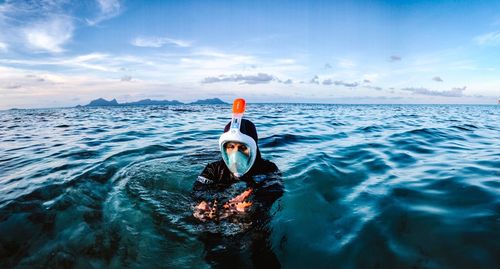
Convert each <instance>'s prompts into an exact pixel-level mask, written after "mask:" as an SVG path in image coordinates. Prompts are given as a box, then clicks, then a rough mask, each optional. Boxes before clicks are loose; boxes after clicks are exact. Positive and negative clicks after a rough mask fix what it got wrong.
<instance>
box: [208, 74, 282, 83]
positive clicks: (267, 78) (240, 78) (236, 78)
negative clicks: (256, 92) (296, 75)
mask: <svg viewBox="0 0 500 269" xmlns="http://www.w3.org/2000/svg"><path fill="white" fill-rule="evenodd" d="M274 80H277V78H275V77H274V76H272V75H269V74H265V73H258V74H257V75H242V74H233V75H229V76H228V75H220V76H217V77H206V78H204V79H203V81H202V82H201V83H217V82H240V83H241V84H264V83H269V82H271V81H274Z"/></svg>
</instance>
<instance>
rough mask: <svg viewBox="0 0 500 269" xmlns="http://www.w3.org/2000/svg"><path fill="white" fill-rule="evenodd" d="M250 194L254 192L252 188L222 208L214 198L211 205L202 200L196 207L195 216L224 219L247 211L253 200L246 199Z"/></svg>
mask: <svg viewBox="0 0 500 269" xmlns="http://www.w3.org/2000/svg"><path fill="white" fill-rule="evenodd" d="M250 194H252V189H248V190H246V191H244V192H243V193H241V194H240V195H238V196H236V197H234V198H232V199H231V200H229V201H228V202H227V203H225V204H224V205H223V206H222V209H221V210H219V209H218V206H217V200H214V201H213V202H212V204H211V205H210V204H209V203H207V202H205V201H201V203H199V204H198V205H197V206H196V207H195V208H194V213H193V216H194V217H195V218H197V219H199V220H201V221H207V220H218V219H224V218H227V217H230V216H231V215H234V214H237V213H245V212H246V211H247V210H248V209H249V208H250V206H251V205H252V202H247V201H245V200H246V199H247V198H248V197H249V196H250Z"/></svg>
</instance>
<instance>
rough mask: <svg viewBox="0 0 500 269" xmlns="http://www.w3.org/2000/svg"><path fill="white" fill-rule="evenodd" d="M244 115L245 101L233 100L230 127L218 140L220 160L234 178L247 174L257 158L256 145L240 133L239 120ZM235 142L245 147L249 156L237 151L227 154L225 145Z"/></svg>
mask: <svg viewBox="0 0 500 269" xmlns="http://www.w3.org/2000/svg"><path fill="white" fill-rule="evenodd" d="M244 113H245V100H244V99H241V98H239V99H235V100H234V103H233V117H232V119H231V127H230V128H229V131H227V132H225V133H224V134H222V135H221V137H220V138H219V147H220V152H221V153H222V159H223V160H224V162H225V163H226V166H227V167H228V168H229V170H230V171H231V172H232V173H233V174H234V175H235V176H236V177H241V176H243V175H244V174H245V173H247V172H248V171H249V170H250V168H252V165H253V164H254V162H255V158H256V156H257V144H256V143H255V140H253V138H252V137H250V136H248V135H246V134H244V133H242V132H241V131H240V127H241V118H242V117H243V114H244ZM229 142H236V143H240V144H243V145H245V147H246V148H247V149H248V150H249V152H250V153H249V155H246V154H245V153H243V152H242V151H240V150H239V149H238V150H236V151H233V152H232V153H230V154H228V153H227V150H226V147H225V146H226V144H227V143H229Z"/></svg>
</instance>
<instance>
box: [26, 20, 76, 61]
mask: <svg viewBox="0 0 500 269" xmlns="http://www.w3.org/2000/svg"><path fill="white" fill-rule="evenodd" d="M73 30H74V27H73V22H72V21H71V19H70V18H69V17H67V16H54V17H52V18H48V19H47V20H43V21H38V22H35V23H33V24H31V25H29V26H27V27H26V28H24V30H23V34H24V38H25V40H26V42H27V44H28V45H29V46H30V47H32V48H34V49H39V50H43V51H48V52H54V53H57V52H62V51H63V48H62V46H63V45H64V44H65V43H66V42H68V41H69V40H71V37H72V36H73Z"/></svg>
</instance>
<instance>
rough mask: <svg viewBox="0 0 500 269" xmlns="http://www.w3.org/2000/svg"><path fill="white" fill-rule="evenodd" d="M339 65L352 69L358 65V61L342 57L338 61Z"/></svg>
mask: <svg viewBox="0 0 500 269" xmlns="http://www.w3.org/2000/svg"><path fill="white" fill-rule="evenodd" d="M337 66H338V67H340V68H344V69H350V68H353V67H355V66H356V63H355V62H354V61H352V60H349V59H340V60H339V61H338V62H337Z"/></svg>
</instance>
